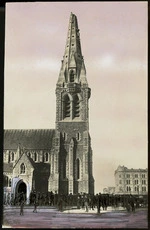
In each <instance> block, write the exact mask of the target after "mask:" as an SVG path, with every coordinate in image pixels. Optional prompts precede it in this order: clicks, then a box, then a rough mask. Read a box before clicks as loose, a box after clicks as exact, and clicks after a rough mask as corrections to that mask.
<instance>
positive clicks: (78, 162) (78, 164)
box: [77, 159, 80, 179]
mask: <svg viewBox="0 0 150 230" xmlns="http://www.w3.org/2000/svg"><path fill="white" fill-rule="evenodd" d="M77 179H80V161H79V159H77Z"/></svg>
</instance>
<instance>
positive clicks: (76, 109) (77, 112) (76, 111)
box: [74, 95, 80, 117]
mask: <svg viewBox="0 0 150 230" xmlns="http://www.w3.org/2000/svg"><path fill="white" fill-rule="evenodd" d="M74 117H80V101H79V97H78V96H77V95H75V97H74Z"/></svg>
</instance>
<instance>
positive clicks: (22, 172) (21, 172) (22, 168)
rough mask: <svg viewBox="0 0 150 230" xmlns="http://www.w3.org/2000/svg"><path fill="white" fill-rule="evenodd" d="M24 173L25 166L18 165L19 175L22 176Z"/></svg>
mask: <svg viewBox="0 0 150 230" xmlns="http://www.w3.org/2000/svg"><path fill="white" fill-rule="evenodd" d="M24 173H25V164H24V163H22V164H21V165H20V174H24Z"/></svg>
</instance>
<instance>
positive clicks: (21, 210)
mask: <svg viewBox="0 0 150 230" xmlns="http://www.w3.org/2000/svg"><path fill="white" fill-rule="evenodd" d="M19 202H20V215H22V216H23V215H24V210H23V209H24V203H25V199H24V194H23V192H21V194H20V197H19Z"/></svg>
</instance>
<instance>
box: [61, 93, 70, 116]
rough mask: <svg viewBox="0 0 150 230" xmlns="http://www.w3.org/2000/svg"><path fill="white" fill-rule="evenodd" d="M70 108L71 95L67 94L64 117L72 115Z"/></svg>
mask: <svg viewBox="0 0 150 230" xmlns="http://www.w3.org/2000/svg"><path fill="white" fill-rule="evenodd" d="M70 109H71V102H70V99H69V96H68V95H66V96H65V97H64V100H63V113H64V116H63V117H64V118H66V117H70V116H71V111H70Z"/></svg>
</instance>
